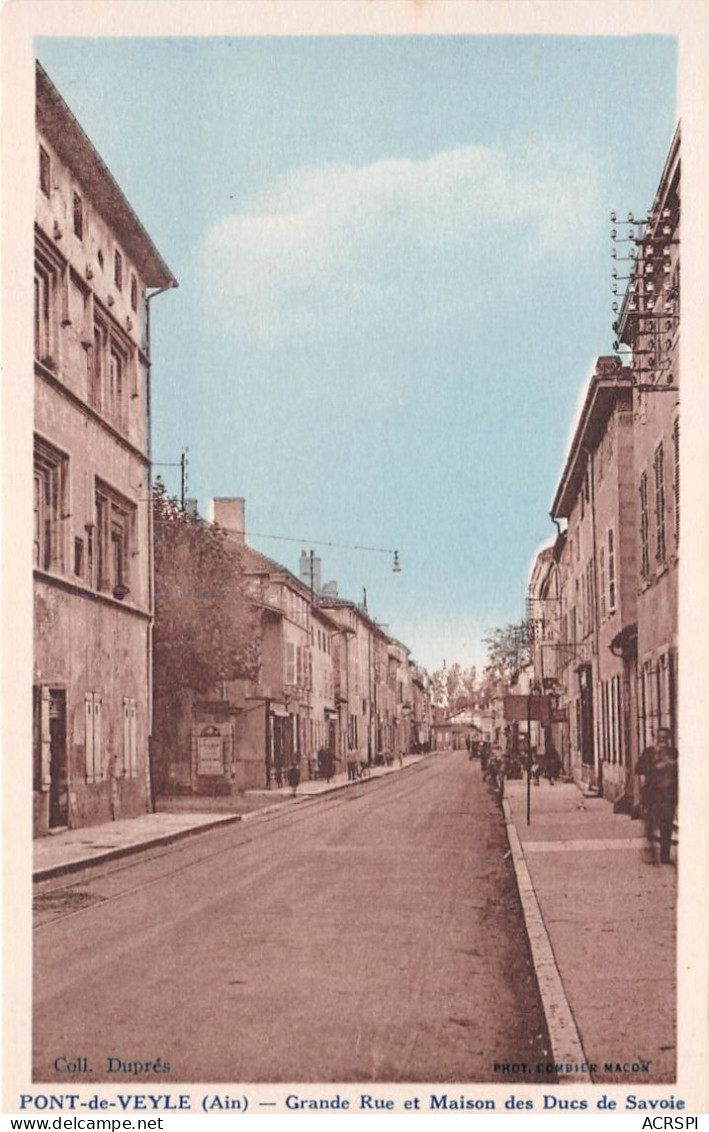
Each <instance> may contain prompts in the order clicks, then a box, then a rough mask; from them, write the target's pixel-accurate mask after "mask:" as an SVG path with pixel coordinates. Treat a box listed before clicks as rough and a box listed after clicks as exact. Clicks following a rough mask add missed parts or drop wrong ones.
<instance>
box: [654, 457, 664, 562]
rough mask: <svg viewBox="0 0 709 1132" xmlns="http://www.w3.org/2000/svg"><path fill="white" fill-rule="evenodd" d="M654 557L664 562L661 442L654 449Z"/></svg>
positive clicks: (662, 459)
mask: <svg viewBox="0 0 709 1132" xmlns="http://www.w3.org/2000/svg"><path fill="white" fill-rule="evenodd" d="M653 467H654V471H655V532H656V533H655V558H656V559H657V561H658V562H664V560H665V552H666V542H665V454H664V450H663V446H662V444H658V446H657V448H656V449H655V459H654V461H653Z"/></svg>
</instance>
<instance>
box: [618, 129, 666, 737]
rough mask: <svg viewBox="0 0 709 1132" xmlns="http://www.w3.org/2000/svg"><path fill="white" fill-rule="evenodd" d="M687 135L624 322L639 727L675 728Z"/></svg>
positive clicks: (652, 217) (654, 218)
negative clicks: (630, 400) (630, 404)
mask: <svg viewBox="0 0 709 1132" xmlns="http://www.w3.org/2000/svg"><path fill="white" fill-rule="evenodd" d="M680 142H681V136H680V129H679V127H678V129H677V131H676V133H675V136H674V138H673V141H672V145H671V147H670V152H669V155H668V157H667V161H666V163H665V167H664V169H663V172H662V177H661V179H660V184H659V187H658V190H657V193H656V195H655V199H654V201H653V203H652V207H651V209H650V211H649V213H648V215H647V217H644V218H643V222H642V224H641V226H640V227H639V229H638V230H637V231H636V237H637V238H636V245H637V254H636V259H635V263H634V265H633V270H632V272H631V278H630V282H629V284H628V290H627V293H626V295H625V297H624V300H623V303H622V306H621V309H620V312H619V319H618V323H617V327H616V329H617V333H618V338H619V340H620V343H621V344H623V345H625V346H628V347H629V348H630V351H631V368H632V373H633V380H634V416H635V450H634V477H633V478H634V491H635V496H636V500H637V519H636V534H637V543H638V586H637V640H636V642H635V644H634V645H633V642H632V641H629V642H628V644H629V645H630V646H631V647H635V649H636V651H637V665H638V730H639V737H640V744H641V746H645V745H647V744H649V743H650V741H651V740H652V737H653V735H654V733H655V732H656V730H657V728H658V727H669V728H670V730H671V732H672V734H673V736H674V737H676V734H677V675H678V655H677V646H678V641H677V601H678V596H677V582H678V573H679V531H680V482H679V340H680V203H681V161H680V156H681V144H680Z"/></svg>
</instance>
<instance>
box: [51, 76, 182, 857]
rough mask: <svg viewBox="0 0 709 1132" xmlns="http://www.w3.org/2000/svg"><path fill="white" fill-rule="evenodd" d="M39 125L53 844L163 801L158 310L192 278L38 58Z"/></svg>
mask: <svg viewBox="0 0 709 1132" xmlns="http://www.w3.org/2000/svg"><path fill="white" fill-rule="evenodd" d="M36 128H37V186H36V197H35V199H36V207H35V275H34V374H35V419H34V545H33V565H34V617H35V624H34V725H33V747H34V830H35V833H36V834H37V835H41V834H46V833H47V832H49V831H53V830H57V829H60V828H63V827H66V826H69V827H76V826H82V825H90V824H92V823H97V822H102V821H106V820H110V819H112V818H119V817H128V816H133V815H137V814H140V813H143V812H145V810H146V809H147V808H148V806H149V798H150V774H149V766H148V740H149V734H150V703H151V692H150V671H151V656H150V649H151V641H150V626H151V618H152V592H151V534H150V504H149V497H150V344H149V337H148V331H149V318H148V311H149V306H148V304H149V301H150V299H151V298H153V297H154V296H155V294H157V293H158V292H159V291H162V290H165V289H167V288H170V287H174V286H176V285H177V284H176V281H175V279H174V277H173V275H172V273H171V272H170V270H169V268H168V267H167V266H166V265H165V263H164V261H163V260H162V258H161V257H160V255H159V253H158V252H157V250H156V248H155V246H154V245H153V243H152V241H151V240H150V238H149V236H148V234H147V233H146V231H145V229H144V228H143V226H142V224H141V223H140V221H139V220H138V218H137V216H136V215H135V213H134V212H133V210H132V209H131V207H130V205H129V203H128V201H127V200H126V198H125V197H124V195H123V193H122V192H121V190H120V188H119V187H118V185H117V184H116V182H115V180H114V178H113V177H112V175H111V173H110V172H109V170H108V169H107V168H106V166H105V165H104V163H103V161H102V160H101V157H100V156H99V154H98V153H97V152H96V150H95V149H94V147H93V145H92V144H91V142H90V141H89V139H88V138H87V137H86V135H85V133H84V132H83V130H82V128H81V126H80V125H79V123H78V122H77V120H76V119H75V118H74V116H73V114H72V113H71V111H70V110H69V108H68V106H67V105H66V103H65V102H64V101H63V99H62V98H61V96H60V94H59V92H58V91H57V90H56V88H55V87H54V86H53V84H52V83H51V81H50V80H49V78H48V76H47V75H46V73H45V72H44V71H43V69H42V68H41V67H40V66H39V65H38V66H37V71H36ZM148 288H150V289H153V288H154V289H155V290H153V291H152V293H151V294H148V293H147V289H148Z"/></svg>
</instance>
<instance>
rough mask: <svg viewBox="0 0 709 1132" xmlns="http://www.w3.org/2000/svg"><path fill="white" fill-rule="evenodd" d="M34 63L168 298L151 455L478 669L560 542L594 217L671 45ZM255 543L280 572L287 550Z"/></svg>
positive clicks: (380, 610)
mask: <svg viewBox="0 0 709 1132" xmlns="http://www.w3.org/2000/svg"><path fill="white" fill-rule="evenodd" d="M36 52H37V56H38V58H39V59H40V61H41V62H42V64H43V65H44V66H45V68H46V70H47V71H48V73H49V75H50V77H51V78H52V80H53V81H54V82H55V84H56V85H57V87H58V88H59V90H60V91H61V93H62V95H63V96H64V98H65V99H66V101H67V102H68V104H69V106H70V107H71V109H72V110H73V112H74V113H75V114H76V116H77V118H78V119H79V121H80V122H81V123H82V125H83V127H84V129H85V130H86V132H87V133H88V135H89V137H90V138H91V140H92V141H93V142H94V144H95V145H96V147H97V149H98V150H99V152H100V153H101V155H102V157H103V158H104V160H105V161H106V162H107V164H108V165H109V167H110V169H111V170H112V172H113V173H114V175H115V177H116V178H117V180H118V182H119V184H120V185H121V187H122V188H123V190H124V192H125V193H126V195H127V196H128V198H129V200H130V201H131V203H132V204H133V206H134V208H135V209H136V211H137V213H138V215H139V216H140V217H141V219H142V221H143V223H144V224H145V226H146V227H147V229H148V231H149V232H150V233H151V235H152V237H153V239H154V240H155V243H156V244H157V246H158V248H159V249H160V251H161V253H162V254H163V256H164V258H165V259H166V260H167V262H168V264H169V265H170V267H171V268H172V270H173V271H174V273H175V275H176V276H177V278H178V279H179V281H180V288H179V290H177V291H176V292H174V293H171V294H169V295H166V296H163V297H161V298H160V299H158V300H156V302H155V304H154V306H153V352H154V358H155V364H154V402H153V409H154V434H153V451H154V454H155V459H156V460H165V461H172V460H177V459H179V455H180V449H181V447H182V446H183V445H188V446H189V481H190V485H189V493H190V495H193V496H196V497H198V498H199V500H200V503H201V506H202V509H203V510H204V508H205V506H206V501H207V499H208V498H209V497H210V496H213V495H243V496H245V497H246V500H247V529H248V530H249V531H253V532H261V533H263V534H273V535H285V536H291V537H293V538H295V539H301V538H302V547H303V548H305V549H308V550H309V549H310V548H311V547H313V548H315V549H316V550H319V552H320V553H321V554H322V558H323V575H324V578H326V579H329V578H336V579H337V580H338V582H339V586H340V594H341V595H342V596H346V597H352V598H354V599H356V600H360V599H361V596H362V588H363V587H366V588H367V593H368V599H369V607H370V611H371V612H372V613H373V615H374V616H375V617H376V618H377V619H378V620H380V621H382V622H384V623H387V624H388V625H389V627H390V631H391V632H392V633H393V634H394V635H396V636H397V637H399V638H400V639H402V640H403V641H405V642H406V643H407V644H408V645H409V646H410V647H411V648H412V650H413V652H414V655H415V656H416V657H417V659H419V660H420V661H421V662H422V663H424V664H426V665H427V666H428V667H429V668H434V667H438V666H439V665H440V664H441V663H442V661H443V659H444V658H445V659H446V660H447V661H448V663H452V662H453V661H454V660H459V661H460V662H461V663H463V664H465V665H468V664H470V663H481V662H482V661H483V660H484V647H483V646H482V645H481V638H482V637H483V636H484V635H485V633H486V630H487V629H489V628H491V627H494V626H495V625H497V624H500V623H504V622H506V621H512V620H518V619H519V618H521V617H522V616H523V613H524V594H525V588H526V582H527V578H528V572H529V566H530V562H531V559H532V557H533V555H534V553H535V551H536V549H537V548H538V547H539V545H540V544H541V543H542V542H544V541H545V540H548V539H549V538H550V537H551V535H552V534H553V532H554V528H553V526H552V524H551V521H550V519H549V516H548V511H549V504H550V501H551V498H552V496H553V493H554V489H555V486H556V482H557V480H558V476H559V473H560V471H561V467H562V464H563V459H564V454H565V451H566V447H567V443H568V439H569V429H570V426H571V422H572V419H573V416H574V413H575V410H576V406H577V404H578V400H579V396H580V392H581V389H582V386H583V383H584V381H585V379H586V377H587V375H588V372H589V370H590V367H591V364H592V362H593V360H594V358H595V357H596V356H597V355H598V354H602V353H608V352H610V348H611V343H612V339H613V334H612V329H611V321H612V316H611V302H612V295H611V259H610V247H611V245H610V222H609V213H610V211H611V210H612V209H616V210H618V211H619V212H623V213H624V212H627V211H630V210H632V211H635V212H641V211H642V210H643V209H645V208H647V207H648V205H649V204H650V202H651V200H652V197H653V195H654V191H655V188H656V185H657V182H658V180H659V176H660V173H661V170H662V166H663V163H664V160H665V156H666V152H667V149H668V147H669V143H670V140H671V136H672V133H673V130H674V127H675V124H676V109H675V82H676V44H675V41H674V40H672V39H669V38H662V37H647V36H646V37H624V38H623V37H618V38H583V37H577V38H564V37H558V38H548V37H532V36H526V37H522V36H520V37H512V36H511V37H504V36H498V37H475V36H460V37H457V36H456V37H418V38H389V37H377V38H374V37H338V38H299V37H292V38H287V37H285V38H254V39H249V38H238V37H235V38H222V39H210V38H206V39H199V40H197V39H189V38H182V39H181V38H174V39H153V40H140V39H48V38H42V39H39V40H37V41H36ZM172 486H173V488H174V489H175V490H176V489H177V481H176V480H174V481H173V483H172ZM250 541H251V542H252V543H253V545H255V546H258V547H259V548H260V549H262V550H264V551H265V552H266V553H268V554H270V555H271V556H272V557H275V558H277V559H279V560H280V561H282V562H284V563H285V564H286V565H289V566H290V567H291V568H292V569H294V570H297V560H298V556H299V552H300V549H301V546H300V545H298V543H297V542H287V541H283V542H281V541H276V540H271V539H268V540H265V539H259V538H256V537H253V538H252V539H251V540H250ZM319 542H320V543H326V542H334V543H344V544H357V545H362V544H365V545H370V546H379V547H392V548H394V547H395V548H397V549H398V550H399V552H400V556H401V563H402V567H403V569H402V572H401V573H400V574H394V573H393V572H392V570H391V559H390V557H388V556H387V555H381V554H376V553H368V552H363V551H355V550H351V549H344V548H335V547H324V546H323V547H321V548H319V545H318V544H319Z"/></svg>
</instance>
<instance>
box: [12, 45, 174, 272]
mask: <svg viewBox="0 0 709 1132" xmlns="http://www.w3.org/2000/svg"><path fill="white" fill-rule="evenodd" d="M36 80H37V82H36V105H35V116H36V124H37V129H38V131H39V132H40V133H41V134H42V135H43V136H44V137H45V138H46V139H47V141H48V142H49V143H50V144H51V145H52V146H53V148H54V149H55V150H56V153H57V155H58V156H59V158H60V159H61V160H62V161H63V162H64V163H65V165H66V166H67V168H69V169H70V170H71V171H72V173H73V174H74V176H75V177H76V179H77V180H78V181H79V182H80V183H81V185H82V186H83V188H84V190H85V191H86V194H87V196H88V197H89V198H90V200H91V203H92V204H93V206H94V207H95V208H96V210H97V211H98V212H99V213H100V214H101V216H102V217H103V219H104V220H105V221H106V223H107V224H108V225H109V226H110V227H111V228H112V230H113V231H115V232H116V234H117V235H118V236H120V239H121V242H122V244H123V247H124V249H125V251H126V253H127V255H128V256H129V257H130V259H131V260H132V261H133V263H134V264H135V266H136V268H137V269H138V272H139V273H140V275H141V278H142V279H143V281H144V283H145V285H146V286H147V287H177V286H178V283H177V280H176V279H175V276H174V275H173V274H172V272H171V271H170V268H169V267H168V266H167V264H166V263H165V261H164V259H163V258H162V256H161V255H160V253H159V252H158V250H157V248H156V247H155V245H154V243H153V241H152V240H151V239H150V236H149V235H148V233H147V232H146V230H145V228H144V227H143V225H142V224H141V222H140V220H139V219H138V217H137V216H136V214H135V212H134V211H133V209H132V208H131V206H130V204H129V203H128V200H127V199H126V197H125V196H124V194H123V192H122V190H121V188H120V186H119V185H118V183H117V181H116V180H115V178H114V176H113V174H112V173H111V171H110V169H109V168H108V166H107V165H106V164H105V162H104V161H103V159H102V157H101V155H100V154H99V153H98V151H97V149H96V147H95V146H94V145H93V143H92V142H91V140H90V139H89V138H88V137H87V135H86V134H85V133H84V131H83V129H82V127H81V126H80V125H79V123H78V121H77V120H76V118H75V117H74V115H73V114H72V112H71V110H70V109H69V107H68V106H67V104H66V102H65V101H64V99H63V98H62V96H61V95H60V93H59V91H58V90H57V88H56V87H55V86H54V84H53V83H52V81H51V79H50V78H49V76H48V75H47V73H46V71H45V70H44V68H43V67H42V66H41V64H40V63H37V64H36Z"/></svg>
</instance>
